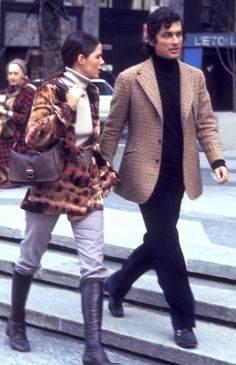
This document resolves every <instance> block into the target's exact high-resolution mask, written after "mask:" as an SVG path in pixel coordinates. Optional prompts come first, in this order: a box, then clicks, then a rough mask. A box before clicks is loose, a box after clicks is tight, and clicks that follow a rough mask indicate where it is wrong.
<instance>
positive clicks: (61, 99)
mask: <svg viewBox="0 0 236 365" xmlns="http://www.w3.org/2000/svg"><path fill="white" fill-rule="evenodd" d="M59 85H60V82H59V81H58V80H56V81H55V80H54V81H53V80H52V81H51V82H50V81H49V82H44V83H43V84H42V85H41V87H40V88H39V89H38V91H37V94H36V96H35V99H34V103H33V106H32V111H31V115H30V118H29V121H28V124H27V128H26V141H27V143H28V145H30V146H32V147H33V148H35V149H36V150H39V151H44V150H46V149H48V148H50V146H51V145H53V144H55V143H56V142H58V141H59V139H63V143H62V144H61V148H60V153H61V160H62V163H63V165H64V172H63V176H62V178H61V179H60V180H59V181H57V182H55V183H45V184H41V185H36V186H32V187H30V188H29V189H28V191H27V193H26V196H25V198H24V200H23V202H22V204H21V207H22V208H23V209H25V210H28V211H31V212H35V213H45V214H61V213H62V214H67V217H68V219H69V221H77V220H80V219H82V218H83V217H85V216H86V215H87V214H88V213H89V212H92V211H94V210H97V209H100V210H101V209H103V197H104V196H106V195H107V194H108V192H109V189H110V187H111V186H112V185H115V184H116V175H115V174H114V170H112V168H111V167H110V165H109V163H108V162H106V161H105V160H104V159H103V158H102V156H101V154H100V151H99V149H98V146H97V139H98V137H99V133H100V124H99V115H98V110H99V105H98V102H99V95H98V89H97V87H96V86H95V85H93V84H91V83H89V84H88V87H87V92H88V97H89V101H90V108H91V115H92V121H93V132H92V134H91V135H90V136H89V137H88V139H87V140H86V141H85V142H84V143H83V144H82V145H80V146H79V147H76V134H75V121H76V113H75V112H74V111H73V110H72V109H71V108H70V106H69V105H68V104H67V102H66V90H65V89H64V90H63V88H61V87H60V86H59ZM31 127H34V135H32V134H31V133H30V129H31ZM86 149H90V150H92V154H93V157H92V159H91V161H90V162H89V163H86V162H84V161H83V155H84V150H86Z"/></svg>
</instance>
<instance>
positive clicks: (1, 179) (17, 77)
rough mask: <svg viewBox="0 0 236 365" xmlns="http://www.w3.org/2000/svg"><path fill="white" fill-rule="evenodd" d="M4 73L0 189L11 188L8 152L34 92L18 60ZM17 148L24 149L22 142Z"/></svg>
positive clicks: (0, 129) (0, 134) (10, 63)
mask: <svg viewBox="0 0 236 365" xmlns="http://www.w3.org/2000/svg"><path fill="white" fill-rule="evenodd" d="M6 72H7V79H8V82H9V86H8V87H7V88H5V89H3V90H1V91H0V93H1V94H5V96H6V98H5V102H4V105H3V106H1V107H0V188H10V187H13V186H12V184H11V183H10V181H8V169H9V158H10V150H11V148H12V146H13V144H14V143H15V142H16V141H17V140H18V138H19V136H20V132H21V129H22V127H24V122H25V118H26V116H27V113H28V111H29V110H30V108H31V105H32V102H33V98H34V94H35V90H36V87H35V86H34V85H32V84H31V83H30V82H29V79H28V76H27V71H26V64H25V62H24V61H23V60H21V59H20V58H15V59H14V60H12V61H10V62H9V63H8V65H7V68H6ZM19 148H20V149H21V150H23V149H24V148H25V145H24V143H23V142H22V143H20V144H19Z"/></svg>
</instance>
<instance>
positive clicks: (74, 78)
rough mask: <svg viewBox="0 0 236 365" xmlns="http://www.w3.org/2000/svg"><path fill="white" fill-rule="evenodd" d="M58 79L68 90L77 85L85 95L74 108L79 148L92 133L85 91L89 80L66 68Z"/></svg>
mask: <svg viewBox="0 0 236 365" xmlns="http://www.w3.org/2000/svg"><path fill="white" fill-rule="evenodd" d="M60 79H61V81H62V82H64V83H65V84H66V85H67V86H68V87H69V88H70V87H72V86H74V85H79V86H80V87H81V88H82V89H83V90H84V91H85V95H84V96H82V97H81V98H80V99H79V102H78V104H77V107H76V125H75V133H76V145H77V146H80V145H81V144H82V143H83V142H85V141H86V139H87V138H88V137H89V136H90V135H91V133H92V131H93V122H92V114H91V108H90V103H89V98H88V94H87V90H86V88H87V85H88V83H89V82H90V80H89V79H88V78H87V77H85V76H83V75H81V74H79V73H78V72H76V71H74V70H72V69H71V68H69V67H66V70H65V72H64V73H63V76H61V77H60Z"/></svg>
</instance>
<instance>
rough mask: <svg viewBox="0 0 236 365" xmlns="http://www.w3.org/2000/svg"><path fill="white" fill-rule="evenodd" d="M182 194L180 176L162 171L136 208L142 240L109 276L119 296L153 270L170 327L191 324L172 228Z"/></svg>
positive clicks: (187, 289) (184, 277) (191, 302)
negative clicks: (142, 225)
mask: <svg viewBox="0 0 236 365" xmlns="http://www.w3.org/2000/svg"><path fill="white" fill-rule="evenodd" d="M183 194H184V185H183V182H182V178H181V177H180V176H178V175H177V174H173V173H171V174H169V173H165V172H162V173H161V176H160V178H159V180H158V183H157V186H156V187H155V190H154V192H153V194H152V196H151V197H150V199H149V200H148V201H147V202H146V203H145V204H142V205H140V210H141V213H142V216H143V219H144V223H145V225H146V229H147V232H146V233H145V235H144V242H143V244H141V245H140V246H139V247H137V248H136V249H135V250H134V251H133V252H132V254H131V255H130V256H129V257H128V259H127V260H126V262H125V263H124V265H123V266H122V267H121V269H120V270H119V271H117V272H115V273H114V274H113V275H111V276H110V278H109V284H108V285H109V292H110V295H111V296H112V297H113V298H115V299H118V300H122V299H123V298H124V297H125V295H126V294H127V292H128V291H129V289H130V288H131V286H132V284H133V283H134V282H135V281H136V280H137V279H138V278H139V277H140V276H141V275H142V274H144V273H145V272H146V271H148V270H150V269H154V270H155V271H156V274H157V277H158V282H159V285H160V286H161V288H162V290H163V292H164V295H165V298H166V301H167V303H168V304H169V307H170V313H171V319H172V326H173V328H174V329H181V328H192V327H194V326H195V314H194V306H195V305H194V298H193V294H192V291H191V288H190V285H189V281H188V276H187V270H186V265H185V260H184V257H183V253H182V250H181V247H180V243H179V236H178V231H177V228H176V225H177V222H178V219H179V213H180V207H181V202H182V198H183Z"/></svg>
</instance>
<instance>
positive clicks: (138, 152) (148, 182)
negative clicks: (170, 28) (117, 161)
mask: <svg viewBox="0 0 236 365" xmlns="http://www.w3.org/2000/svg"><path fill="white" fill-rule="evenodd" d="M178 62H179V67H180V94H181V95H180V100H181V102H180V103H181V123H182V130H183V143H184V152H183V173H184V184H185V190H186V192H187V194H188V196H189V198H190V199H196V198H197V197H198V196H199V195H200V194H201V193H202V182H201V175H200V164H199V152H198V147H197V141H196V140H197V139H198V141H199V142H200V144H201V146H202V148H203V151H204V152H205V154H206V157H207V159H208V161H209V163H210V164H212V163H213V162H214V161H215V160H218V159H224V157H223V153H222V150H221V147H220V141H219V137H218V132H217V126H216V121H215V118H214V115H213V111H212V107H211V102H210V98H209V94H208V92H207V89H206V85H205V78H204V76H203V73H202V71H201V70H199V69H197V68H195V67H192V66H189V65H186V64H184V63H182V62H181V61H178ZM126 121H128V128H129V132H128V139H127V144H126V147H125V151H124V155H123V158H122V161H121V165H120V170H119V173H120V178H121V181H120V183H119V184H118V185H117V187H116V188H115V191H116V193H117V194H119V195H121V196H122V197H124V198H125V199H128V200H131V201H134V202H136V203H138V204H143V203H145V202H146V201H147V200H148V198H149V197H150V196H151V194H152V192H153V190H154V187H155V185H156V183H157V181H158V176H159V171H160V164H161V154H162V136H163V112H162V104H161V98H160V93H159V90H158V85H157V81H156V76H155V71H154V66H153V62H152V59H151V58H150V59H148V60H146V61H145V62H143V63H141V64H138V65H136V66H133V67H130V68H129V69H127V70H125V71H123V72H122V73H121V74H120V75H119V76H118V78H117V80H116V84H115V89H114V94H113V100H112V102H111V110H110V114H109V117H108V120H107V122H106V124H105V128H104V132H103V136H102V139H101V143H100V148H101V152H102V154H103V157H104V158H105V159H107V160H108V161H110V162H111V161H112V160H113V157H114V155H115V152H116V149H117V145H118V140H119V136H120V134H121V131H122V129H123V127H124V124H125V122H126Z"/></svg>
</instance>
